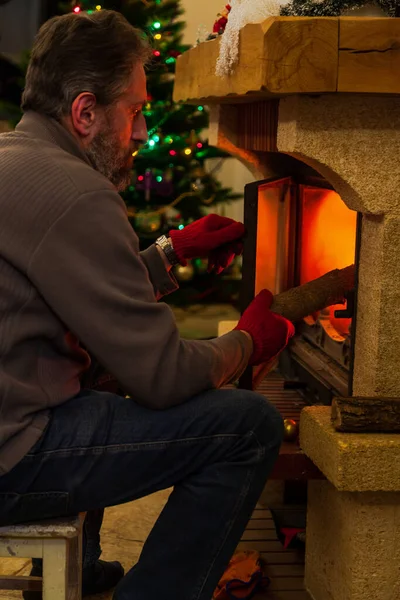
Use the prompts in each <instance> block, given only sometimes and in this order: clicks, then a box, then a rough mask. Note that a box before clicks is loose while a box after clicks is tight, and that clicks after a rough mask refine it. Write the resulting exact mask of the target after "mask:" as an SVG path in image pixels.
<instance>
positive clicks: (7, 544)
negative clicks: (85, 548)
mask: <svg viewBox="0 0 400 600" xmlns="http://www.w3.org/2000/svg"><path fill="white" fill-rule="evenodd" d="M84 518H85V513H81V514H80V515H79V516H75V517H70V518H64V519H54V520H51V521H42V522H37V523H27V524H24V525H13V526H10V527H0V557H7V558H9V557H13V556H15V557H18V558H42V559H43V578H42V577H28V576H26V577H22V576H13V577H12V576H7V575H0V589H2V590H23V591H41V590H42V593H43V600H81V598H82V526H83V521H84Z"/></svg>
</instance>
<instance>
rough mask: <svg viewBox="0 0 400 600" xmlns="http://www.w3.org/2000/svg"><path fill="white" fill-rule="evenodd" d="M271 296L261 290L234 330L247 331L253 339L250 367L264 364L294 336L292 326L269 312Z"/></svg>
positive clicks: (282, 318) (279, 316)
mask: <svg viewBox="0 0 400 600" xmlns="http://www.w3.org/2000/svg"><path fill="white" fill-rule="evenodd" d="M272 300H273V296H272V294H271V292H270V291H268V290H262V291H261V292H260V293H259V294H258V295H257V296H256V297H255V298H254V300H253V302H252V303H251V304H250V305H249V306H248V307H247V308H246V310H245V311H244V313H243V315H242V316H241V318H240V321H239V323H238V324H237V327H235V329H240V330H241V331H247V333H249V334H250V335H251V337H252V339H253V345H254V351H253V355H252V356H251V358H250V361H249V364H250V365H260V364H262V363H266V362H268V361H270V360H272V359H273V358H275V357H276V356H278V354H279V353H280V352H282V350H283V349H284V348H285V346H286V345H287V344H288V342H289V340H290V338H291V337H292V336H293V335H294V326H293V324H292V323H291V322H290V321H288V320H287V319H285V317H282V316H281V315H277V314H276V313H274V312H272V311H271V310H270V308H271V304H272Z"/></svg>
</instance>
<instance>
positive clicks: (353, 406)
mask: <svg viewBox="0 0 400 600" xmlns="http://www.w3.org/2000/svg"><path fill="white" fill-rule="evenodd" d="M332 423H333V425H334V427H335V429H336V431H342V432H348V433H353V432H358V433H376V432H382V433H384V432H392V433H393V432H396V431H400V398H362V397H361V398H358V397H354V398H334V400H333V402H332Z"/></svg>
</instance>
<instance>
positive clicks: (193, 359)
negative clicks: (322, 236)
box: [0, 112, 252, 475]
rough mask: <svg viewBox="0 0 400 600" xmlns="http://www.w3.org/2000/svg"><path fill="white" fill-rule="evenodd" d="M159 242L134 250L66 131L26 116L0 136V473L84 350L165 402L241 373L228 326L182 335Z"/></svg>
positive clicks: (77, 373) (120, 209) (137, 395)
mask: <svg viewBox="0 0 400 600" xmlns="http://www.w3.org/2000/svg"><path fill="white" fill-rule="evenodd" d="M175 288H176V282H175V280H174V278H173V277H172V276H171V275H170V274H169V273H168V272H167V270H166V268H165V265H164V262H163V260H162V258H161V256H160V255H159V253H158V251H157V249H156V248H155V247H154V246H153V247H151V248H149V249H148V250H146V251H145V252H142V253H140V252H139V245H138V238H137V236H136V235H135V233H134V231H133V230H132V228H131V226H130V224H129V221H128V218H127V213H126V209H125V205H124V203H123V201H122V200H121V198H120V196H119V194H118V193H117V191H116V190H115V188H114V187H113V185H112V184H111V183H110V182H109V181H108V180H107V179H105V178H104V177H103V176H102V175H101V174H100V173H99V172H97V171H96V170H95V169H94V168H93V166H92V165H91V164H90V162H89V160H88V158H87V157H86V155H85V154H84V152H83V151H82V150H81V149H80V147H79V145H78V143H77V142H76V141H75V139H74V138H73V136H72V135H71V134H70V133H69V132H68V131H67V130H66V129H65V128H64V127H63V126H62V125H60V124H59V123H57V122H56V121H54V120H52V119H48V118H46V117H43V116H40V115H38V114H36V113H33V112H29V113H27V114H25V115H24V117H23V118H22V120H21V122H20V123H19V125H18V126H17V128H16V131H14V132H10V133H5V134H2V135H0V475H1V474H2V473H5V472H7V471H9V470H10V469H11V468H12V467H13V466H14V465H16V464H17V463H18V462H19V461H20V460H21V459H22V458H23V457H24V455H25V454H26V453H27V452H28V451H29V450H30V448H31V447H32V446H33V445H34V444H35V442H36V441H37V440H38V439H39V438H40V436H41V434H42V433H43V430H44V428H45V427H46V424H47V422H48V419H49V416H50V415H51V409H52V408H54V407H56V406H58V405H60V404H62V403H63V402H65V401H67V400H68V399H70V398H72V397H73V396H75V395H76V394H77V393H78V392H79V390H80V378H81V374H82V372H83V371H84V370H85V369H87V367H88V361H89V357H88V355H87V353H86V352H85V351H84V350H83V349H82V347H81V344H82V345H83V346H85V347H86V348H87V349H88V350H89V352H90V353H92V354H93V355H94V356H96V358H97V359H98V360H99V361H100V362H101V363H102V365H103V366H104V367H105V368H106V369H107V370H109V371H110V372H111V373H112V374H113V375H114V376H115V377H116V378H117V379H118V380H119V382H120V383H121V385H122V386H123V387H124V388H125V389H126V391H127V392H128V393H129V395H130V396H131V397H132V399H133V400H134V401H136V402H138V403H141V404H143V405H145V406H148V407H149V408H153V409H164V408H167V407H169V406H172V405H175V404H179V403H181V402H184V401H185V400H187V399H188V398H190V397H191V396H194V395H195V394H198V393H200V392H202V391H203V390H206V389H209V388H212V387H219V386H221V385H223V384H225V383H227V382H228V381H231V380H233V379H235V378H236V377H237V376H239V375H240V374H241V373H242V372H243V370H244V368H245V366H246V364H247V361H248V359H249V355H250V353H251V351H252V349H251V342H250V341H249V340H248V339H247V337H246V336H245V335H244V334H242V333H241V332H238V331H235V332H232V333H229V334H228V335H226V336H223V337H221V338H218V339H216V340H211V341H184V340H182V339H181V338H180V336H179V333H178V330H177V327H176V324H175V320H174V317H173V313H172V312H171V310H170V308H169V307H168V306H167V305H166V304H165V303H163V302H161V303H157V299H159V298H160V297H161V296H162V295H164V294H167V293H169V292H171V291H173V290H174V289H175Z"/></svg>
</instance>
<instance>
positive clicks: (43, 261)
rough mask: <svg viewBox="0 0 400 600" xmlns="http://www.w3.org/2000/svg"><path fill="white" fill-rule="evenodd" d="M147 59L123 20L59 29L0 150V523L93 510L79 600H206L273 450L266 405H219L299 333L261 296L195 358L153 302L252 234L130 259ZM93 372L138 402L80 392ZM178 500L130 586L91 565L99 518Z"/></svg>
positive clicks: (238, 396) (225, 230)
mask: <svg viewBox="0 0 400 600" xmlns="http://www.w3.org/2000/svg"><path fill="white" fill-rule="evenodd" d="M149 55H150V50H149V46H148V45H147V43H146V41H145V40H144V37H143V34H142V32H140V31H137V30H136V29H134V28H133V27H132V26H131V25H130V24H129V23H128V22H127V21H126V20H125V19H124V18H123V17H122V16H121V15H120V14H119V13H117V12H113V11H105V10H103V11H99V12H95V13H94V14H91V15H89V14H87V13H81V14H78V15H76V14H72V13H71V14H68V15H64V16H61V17H56V18H54V19H51V20H50V21H48V22H47V23H45V24H44V25H43V27H42V28H41V29H40V31H39V33H38V35H37V37H36V40H35V43H34V46H33V49H32V54H31V59H30V64H29V68H28V71H27V77H26V86H25V90H24V94H23V99H22V109H23V111H24V115H23V118H22V119H21V121H20V123H19V124H18V126H17V127H16V130H15V131H13V132H10V133H6V134H3V135H1V136H0V181H1V187H0V211H1V219H0V415H1V420H0V525H5V524H11V523H19V522H24V521H29V520H38V519H45V518H52V517H57V516H65V515H72V514H76V513H78V512H81V511H88V517H87V521H86V524H85V530H84V533H85V535H84V564H83V593H84V595H86V594H93V593H97V592H102V591H104V590H106V589H108V588H111V587H113V586H115V585H116V584H117V583H118V585H117V588H116V590H115V596H114V597H115V599H116V600H128V599H129V600H159V599H160V598H164V599H165V600H188V599H193V600H210V598H211V596H212V593H213V590H214V589H215V587H216V584H217V582H218V580H219V578H220V576H221V574H222V573H223V570H224V568H225V566H226V565H227V563H228V561H229V559H230V557H231V555H232V553H233V551H234V549H235V547H236V545H237V542H238V540H239V539H240V536H241V534H242V531H243V529H244V528H245V526H246V523H247V521H248V519H249V517H250V515H251V513H252V511H253V509H254V506H255V504H256V502H257V500H258V498H259V495H260V493H261V491H262V489H263V486H264V484H265V482H266V479H267V477H268V474H269V473H270V471H271V469H272V466H273V464H274V462H275V459H276V457H277V454H278V451H279V446H280V443H281V439H282V422H281V418H280V415H279V414H278V413H277V411H276V410H275V409H274V407H273V406H272V405H270V404H269V403H268V402H267V401H266V400H265V398H263V397H261V396H259V395H258V394H256V393H253V392H251V391H245V390H235V389H233V390H220V389H218V388H221V387H222V386H223V385H225V384H226V383H228V382H231V381H234V380H236V379H237V378H238V377H239V376H240V375H241V373H242V372H243V371H244V369H245V368H246V367H247V365H248V364H251V365H252V364H259V363H262V362H265V361H267V360H269V359H271V358H272V357H274V356H276V355H277V354H278V353H279V352H280V351H281V350H282V349H283V348H284V347H285V345H286V344H287V342H288V339H289V338H290V336H291V335H292V333H293V327H292V325H291V324H290V323H289V322H288V321H286V320H285V319H283V318H282V317H279V316H278V315H275V314H273V313H272V312H271V311H270V310H269V307H270V305H271V294H270V293H269V292H267V291H263V292H262V293H261V294H260V295H259V296H257V297H256V299H255V300H254V302H253V303H252V304H251V305H250V306H249V308H248V309H247V311H246V312H245V313H244V315H243V316H242V318H241V320H240V322H239V325H238V327H237V328H236V330H235V331H233V332H231V333H229V334H227V335H225V336H223V337H221V338H218V339H215V340H209V341H187V340H182V339H181V338H180V336H179V332H178V330H177V327H176V324H175V320H174V317H173V313H172V312H171V310H170V308H169V307H168V306H167V304H165V303H159V302H157V300H159V299H160V298H161V297H162V296H163V295H165V294H168V293H170V292H173V291H174V290H175V289H176V287H177V283H176V280H175V278H174V276H173V274H172V271H171V268H172V267H173V265H175V264H178V263H181V264H185V262H186V261H187V260H190V259H192V258H194V257H208V258H209V260H210V264H211V266H214V267H215V268H216V269H218V270H221V269H222V268H223V267H225V266H226V265H227V264H229V262H230V261H231V260H232V258H233V256H234V255H235V253H236V252H238V251H240V247H241V241H242V238H243V235H244V227H243V225H242V224H241V223H238V222H235V221H232V220H231V219H226V218H223V217H218V216H216V215H211V216H208V217H206V218H203V219H200V220H199V221H197V222H194V223H192V224H191V225H189V226H188V227H186V228H185V229H184V230H182V231H171V232H170V234H169V237H166V236H164V237H161V238H160V239H159V240H158V241H157V243H156V244H155V245H153V246H151V247H150V248H149V249H147V250H146V251H144V252H140V251H139V244H138V238H137V236H136V234H135V232H134V231H133V229H132V227H131V225H130V223H129V221H128V218H127V212H126V208H125V205H124V203H123V201H122V199H121V197H120V195H119V193H118V192H119V191H121V190H123V189H124V188H125V186H126V185H127V184H128V183H129V180H130V176H131V169H132V164H133V155H134V154H135V152H136V150H137V148H138V147H139V146H140V145H141V144H143V143H144V142H145V141H146V139H147V132H146V124H145V119H144V116H143V114H142V107H143V104H144V103H145V102H146V98H147V91H146V76H145V68H144V67H145V64H146V61H147V60H148V58H149ZM89 355H93V356H95V357H96V359H97V360H98V361H99V362H100V364H101V365H103V366H104V367H105V368H106V369H107V371H108V372H110V373H112V374H113V375H114V376H115V378H116V379H117V380H118V382H119V384H120V386H121V387H122V388H123V389H124V390H125V392H126V394H127V395H128V396H129V397H125V396H119V395H117V394H113V393H110V392H98V391H93V390H89V389H85V388H84V387H83V386H82V385H81V382H82V378H83V376H84V374H85V372H86V371H87V369H88V368H89V364H90V357H89ZM170 487H173V491H172V493H171V495H170V497H169V500H168V503H167V505H166V506H165V508H164V510H163V511H162V513H161V515H160V517H159V519H158V521H157V523H156V524H155V526H154V529H153V531H152V533H151V534H150V536H149V538H148V539H147V541H146V543H145V545H144V548H143V552H142V554H141V557H140V560H139V562H138V563H137V564H136V565H135V566H134V567H133V568H132V569H131V570H130V571H129V572H128V573H127V575H126V576H125V577H123V569H122V567H121V565H120V564H119V563H116V562H113V563H106V562H103V561H100V560H99V556H100V544H99V527H100V524H101V516H100V518H96V517H94V518H93V515H96V511H97V515H98V514H99V511H100V515H101V511H102V510H103V509H104V508H105V507H107V506H111V505H115V504H120V503H124V502H128V501H132V500H135V499H136V498H140V497H142V496H145V495H147V494H151V493H153V492H155V491H157V490H161V489H165V488H170ZM91 515H92V516H91ZM41 568H42V565H41V564H40V562H37V563H35V565H34V569H33V573H34V574H40V572H41ZM37 597H38V594H37V593H32V592H25V598H37ZM39 597H40V594H39Z"/></svg>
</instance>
